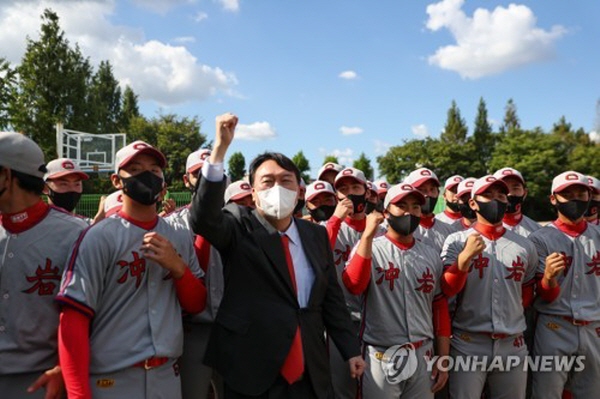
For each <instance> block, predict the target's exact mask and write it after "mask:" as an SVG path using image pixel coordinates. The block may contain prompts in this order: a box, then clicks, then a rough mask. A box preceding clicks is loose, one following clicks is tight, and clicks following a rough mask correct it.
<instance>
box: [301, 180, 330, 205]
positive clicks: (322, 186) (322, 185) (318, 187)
mask: <svg viewBox="0 0 600 399" xmlns="http://www.w3.org/2000/svg"><path fill="white" fill-rule="evenodd" d="M322 193H327V194H331V195H335V191H334V190H333V187H331V184H329V183H327V182H326V181H323V180H315V181H314V182H312V183H311V184H309V185H308V187H306V198H305V200H306V201H310V200H311V199H313V198H314V197H316V196H317V195H319V194H322Z"/></svg>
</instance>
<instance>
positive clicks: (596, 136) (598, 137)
mask: <svg viewBox="0 0 600 399" xmlns="http://www.w3.org/2000/svg"><path fill="white" fill-rule="evenodd" d="M590 140H592V141H593V142H594V143H596V144H600V133H599V132H596V131H595V130H593V131H591V132H590Z"/></svg>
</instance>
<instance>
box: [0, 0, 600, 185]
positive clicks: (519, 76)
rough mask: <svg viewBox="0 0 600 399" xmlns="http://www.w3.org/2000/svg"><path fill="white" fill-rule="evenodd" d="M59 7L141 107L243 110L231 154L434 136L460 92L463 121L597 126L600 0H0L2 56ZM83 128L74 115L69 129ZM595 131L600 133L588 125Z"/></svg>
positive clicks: (334, 148) (315, 151)
mask: <svg viewBox="0 0 600 399" xmlns="http://www.w3.org/2000/svg"><path fill="white" fill-rule="evenodd" d="M46 7H49V8H52V9H53V10H55V11H56V12H57V13H58V15H59V17H60V18H61V26H62V27H63V29H64V30H65V32H66V35H67V37H68V38H69V40H70V41H71V42H72V43H75V42H77V43H78V44H79V45H80V47H81V48H82V51H83V52H84V54H85V55H86V56H89V57H90V59H91V61H92V63H94V64H97V63H99V62H100V60H104V59H108V60H109V61H110V62H111V63H112V64H113V66H114V73H115V76H116V77H117V79H119V80H120V81H121V82H122V84H130V85H131V86H132V87H133V89H134V91H135V92H136V93H138V94H139V96H140V105H141V109H142V112H143V113H144V114H145V115H146V116H153V115H157V114H158V113H159V112H163V113H167V112H168V113H176V114H178V115H182V116H190V117H192V116H197V117H198V118H199V119H200V120H202V121H204V122H203V128H202V130H203V132H204V133H206V134H207V135H208V137H209V138H211V137H212V136H213V134H214V118H215V116H216V115H218V114H220V113H222V112H225V111H231V112H234V113H236V114H237V115H238V116H239V118H240V126H239V129H238V137H237V139H236V141H235V142H234V144H233V145H232V147H231V149H230V152H234V151H241V152H243V153H244V155H245V157H246V160H247V161H250V159H251V158H253V157H254V156H255V155H256V154H258V153H260V152H262V151H264V150H276V151H281V152H284V153H285V154H287V155H289V156H292V155H294V154H295V153H297V152H298V151H299V150H302V151H303V152H304V154H305V155H306V156H307V158H308V159H309V161H310V164H311V166H312V170H313V174H315V173H316V171H317V169H318V168H319V167H320V165H321V164H322V161H323V158H324V157H325V156H326V155H328V154H333V155H337V156H338V157H339V158H340V161H341V162H342V163H346V164H350V163H351V162H352V161H353V160H354V159H356V158H358V156H359V155H360V153H361V152H364V153H365V154H366V155H367V157H369V158H370V159H371V161H372V164H373V166H375V167H376V166H377V163H376V161H375V158H376V157H377V156H378V155H382V154H384V153H385V151H386V150H387V148H389V146H392V145H397V144H401V143H402V141H403V140H406V139H412V138H421V137H425V136H427V135H429V136H432V137H436V136H438V135H439V133H440V131H441V130H442V128H443V126H444V123H445V120H446V113H447V110H448V108H449V107H450V104H451V102H452V100H455V101H456V102H457V104H458V106H459V108H460V110H461V113H462V116H463V117H464V118H465V119H466V121H467V123H468V124H469V127H470V129H472V126H473V120H474V118H475V113H476V108H477V103H478V101H479V98H480V97H483V98H484V99H485V101H486V103H487V107H488V112H489V118H490V120H491V122H492V123H495V124H496V125H497V124H498V123H499V122H500V121H501V120H502V117H503V115H504V107H505V105H506V102H507V100H508V99H509V98H512V99H513V100H514V102H515V103H516V105H517V109H518V115H519V117H520V119H521V125H522V126H523V127H525V128H533V127H536V126H540V127H542V128H543V129H550V128H551V126H552V124H553V123H555V122H556V121H558V119H559V118H560V117H561V116H563V115H564V116H565V117H566V118H567V120H568V121H569V122H571V123H572V124H573V126H574V127H576V128H579V127H581V128H584V129H585V130H586V131H587V132H590V134H592V136H593V137H594V138H595V139H598V133H597V131H598V126H596V125H597V119H598V117H597V115H596V114H597V111H596V103H597V101H598V99H599V98H600V74H599V73H598V66H599V65H600V52H599V51H598V45H599V42H598V38H600V24H598V15H600V3H599V2H595V1H572V2H567V1H544V0H535V1H525V0H523V1H516V2H514V3H511V2H508V1H493V0H488V1H483V0H482V1H478V0H474V1H471V0H467V1H462V0H439V1H435V0H430V1H417V0H410V1H409V0H404V1H400V0H379V1H365V0H347V1H342V0H329V1H323V0H321V1H316V0H304V1H298V0H289V1H275V0H269V1H267V0H131V1H111V0H106V1H102V0H95V1H91V0H78V1H75V0H61V1H39V0H28V1H18V2H16V1H15V2H11V1H0V48H1V49H2V51H1V52H0V56H4V57H6V58H8V59H9V60H10V61H11V62H13V63H19V61H20V59H21V56H22V55H23V51H24V48H25V37H26V36H28V35H29V36H30V37H33V38H35V37H37V32H38V30H39V26H40V18H39V16H40V14H41V13H42V10H43V9H44V8H46ZM73 128H76V127H73ZM594 131H596V133H593V132H594Z"/></svg>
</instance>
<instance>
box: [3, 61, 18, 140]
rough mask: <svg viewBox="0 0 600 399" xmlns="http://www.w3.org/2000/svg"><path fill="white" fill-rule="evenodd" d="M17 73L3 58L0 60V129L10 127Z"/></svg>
mask: <svg viewBox="0 0 600 399" xmlns="http://www.w3.org/2000/svg"><path fill="white" fill-rule="evenodd" d="M16 85H17V72H16V70H15V69H14V68H13V67H12V66H11V65H10V62H8V61H7V60H6V59H5V58H0V129H6V128H7V127H8V126H10V125H11V116H10V107H9V105H10V104H11V103H13V102H14V95H15V90H16Z"/></svg>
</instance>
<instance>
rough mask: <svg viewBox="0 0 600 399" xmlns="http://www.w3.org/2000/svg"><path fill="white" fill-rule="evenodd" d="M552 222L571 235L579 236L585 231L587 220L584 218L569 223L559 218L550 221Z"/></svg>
mask: <svg viewBox="0 0 600 399" xmlns="http://www.w3.org/2000/svg"><path fill="white" fill-rule="evenodd" d="M552 224H554V225H555V226H556V228H557V229H559V230H560V231H562V232H563V233H565V234H566V235H568V236H571V237H579V236H580V235H581V234H582V233H583V232H584V231H585V229H587V222H586V221H585V219H583V220H582V221H581V222H579V223H577V224H569V223H565V222H563V221H562V220H560V219H556V220H555V221H554V222H552Z"/></svg>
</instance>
